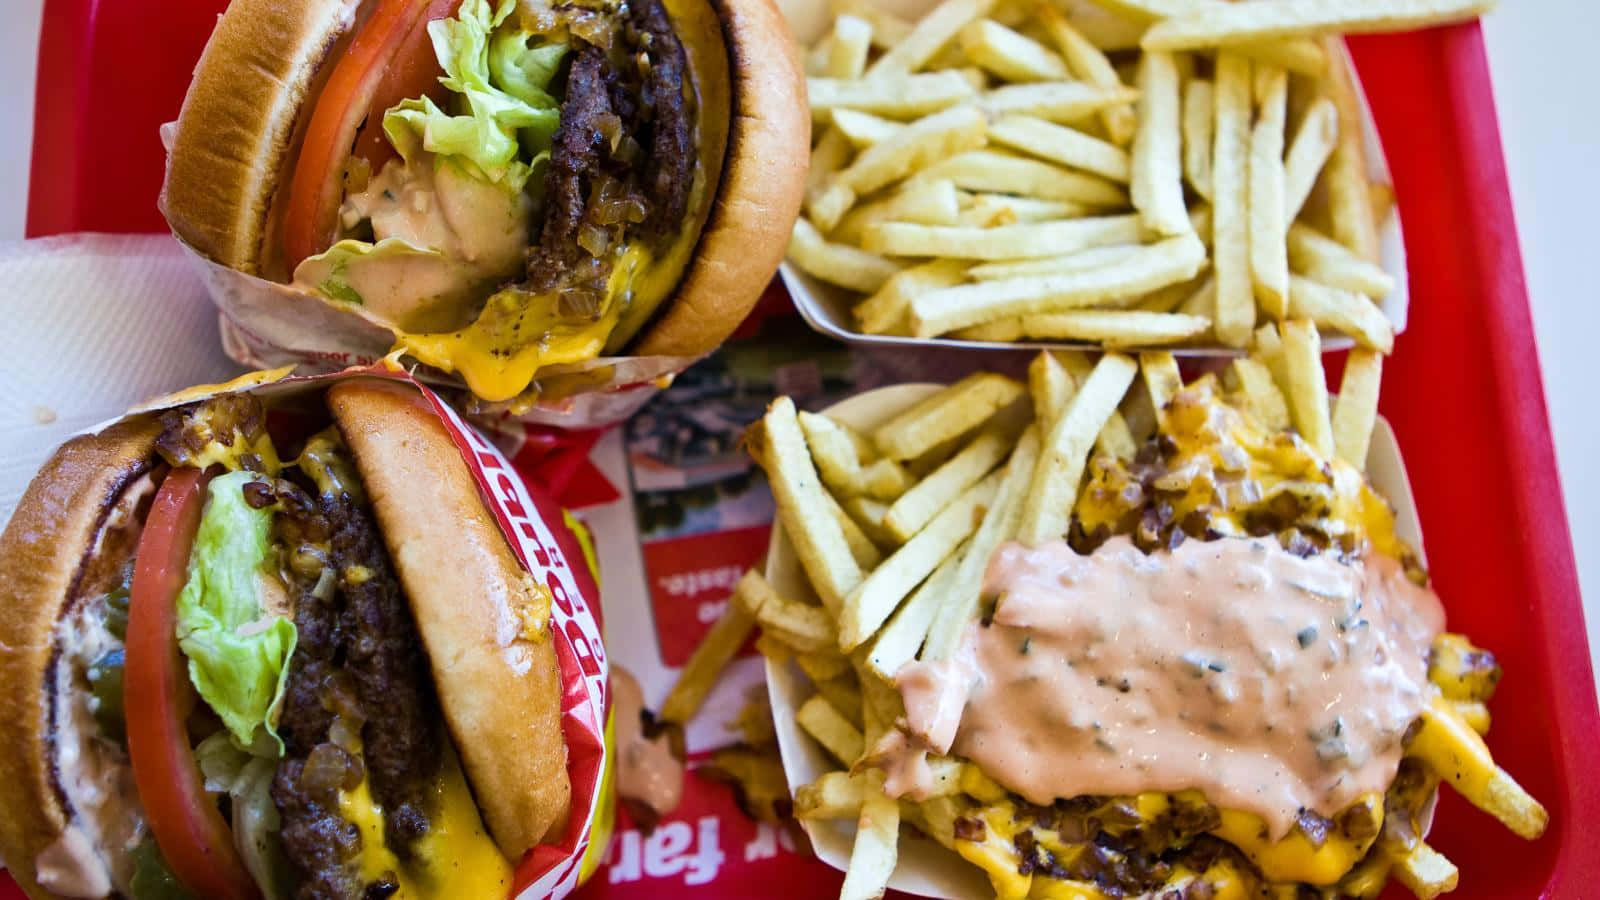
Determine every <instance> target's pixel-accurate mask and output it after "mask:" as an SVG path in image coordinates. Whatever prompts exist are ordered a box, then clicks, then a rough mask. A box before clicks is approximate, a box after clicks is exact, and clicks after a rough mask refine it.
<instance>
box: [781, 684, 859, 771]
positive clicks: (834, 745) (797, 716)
mask: <svg viewBox="0 0 1600 900" xmlns="http://www.w3.org/2000/svg"><path fill="white" fill-rule="evenodd" d="M794 720H795V722H797V723H799V725H800V727H801V728H804V729H805V731H806V734H809V735H811V736H812V737H813V738H815V739H816V741H817V743H819V744H821V745H822V746H823V747H824V748H825V749H827V751H828V752H829V753H831V754H833V756H834V758H835V759H837V760H839V761H840V762H842V763H844V764H845V765H850V764H851V763H853V762H855V761H856V760H857V759H859V758H860V757H861V751H862V738H861V730H860V729H858V728H856V727H855V726H854V725H851V724H850V722H849V720H848V719H846V718H845V717H844V714H843V713H841V712H840V711H839V710H837V709H835V708H834V706H833V704H832V703H829V702H828V700H827V698H825V697H823V696H822V695H821V694H816V695H813V696H812V697H811V699H809V700H807V701H806V702H804V703H802V704H800V708H799V709H797V710H795V712H794Z"/></svg>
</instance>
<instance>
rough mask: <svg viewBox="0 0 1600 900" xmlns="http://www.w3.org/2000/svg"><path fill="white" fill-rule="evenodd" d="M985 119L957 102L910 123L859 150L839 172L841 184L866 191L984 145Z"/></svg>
mask: <svg viewBox="0 0 1600 900" xmlns="http://www.w3.org/2000/svg"><path fill="white" fill-rule="evenodd" d="M986 123H987V120H986V119H985V118H984V116H983V113H981V112H979V111H978V109H977V108H976V107H973V106H958V107H956V108H954V109H947V110H945V111H944V112H940V113H934V114H933V115H931V116H927V117H925V118H922V119H918V120H917V121H915V122H913V123H911V124H910V125H908V126H906V127H905V128H904V129H902V130H901V131H899V132H897V133H896V134H894V135H893V136H892V137H890V138H889V139H888V140H885V141H883V142H881V143H878V144H874V145H872V146H871V147H868V148H867V149H866V150H864V151H862V153H861V155H860V156H858V157H856V159H855V162H852V163H851V164H850V165H849V167H847V168H846V169H845V170H844V171H842V172H840V173H839V175H838V181H839V183H840V184H843V185H845V186H846V187H848V188H850V189H851V190H852V191H855V192H856V193H857V194H867V193H871V192H872V191H875V190H877V189H878V188H881V187H883V186H884V185H887V184H890V183H892V182H895V181H898V180H900V179H902V178H904V177H906V176H907V175H909V174H911V173H912V172H913V171H916V170H917V169H921V168H925V167H927V166H929V165H931V164H933V163H935V162H938V161H939V160H941V159H947V158H949V157H951V156H954V155H956V154H958V153H960V152H962V151H964V150H971V149H974V148H976V147H981V146H983V139H984V138H983V136H984V128H985V125H986Z"/></svg>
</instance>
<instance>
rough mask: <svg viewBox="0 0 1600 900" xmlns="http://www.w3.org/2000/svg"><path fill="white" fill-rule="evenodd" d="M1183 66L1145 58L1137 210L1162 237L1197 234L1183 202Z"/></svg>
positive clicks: (1163, 57) (1163, 56) (1162, 56)
mask: <svg viewBox="0 0 1600 900" xmlns="http://www.w3.org/2000/svg"><path fill="white" fill-rule="evenodd" d="M1178 107H1179V102H1178V67H1177V64H1176V63H1175V62H1174V61H1173V58H1172V56H1171V54H1167V53H1146V54H1145V55H1144V56H1143V57H1141V58H1140V60H1139V116H1138V121H1139V125H1140V127H1139V133H1138V135H1137V136H1135V138H1134V141H1133V163H1132V176H1131V177H1132V181H1133V184H1132V187H1131V189H1130V191H1131V193H1132V195H1133V205H1134V208H1135V209H1137V210H1139V214H1140V215H1141V216H1143V217H1144V222H1145V225H1147V226H1148V227H1149V228H1150V229H1151V230H1152V231H1154V232H1156V233H1157V234H1162V235H1167V236H1169V237H1170V236H1176V235H1180V234H1184V233H1185V232H1188V231H1190V230H1192V228H1193V225H1191V223H1190V222H1189V211H1188V209H1187V208H1185V207H1184V203H1183V164H1182V158H1181V157H1182V135H1181V132H1180V125H1179V120H1180V113H1179V108H1178Z"/></svg>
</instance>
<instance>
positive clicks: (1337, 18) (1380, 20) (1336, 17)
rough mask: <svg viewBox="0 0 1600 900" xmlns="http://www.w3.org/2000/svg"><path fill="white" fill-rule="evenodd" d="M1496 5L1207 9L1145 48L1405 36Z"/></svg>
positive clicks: (1166, 24)
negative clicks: (1345, 35) (1371, 34)
mask: <svg viewBox="0 0 1600 900" xmlns="http://www.w3.org/2000/svg"><path fill="white" fill-rule="evenodd" d="M1493 6H1494V3H1493V2H1492V0H1341V2H1339V3H1326V2H1322V0H1273V2H1270V3H1247V4H1242V5H1241V4H1225V3H1219V4H1207V5H1206V6H1204V7H1202V8H1201V9H1199V10H1197V11H1194V12H1190V13H1184V14H1181V15H1178V16H1175V17H1174V18H1171V19H1167V20H1166V21H1163V22H1158V23H1157V24H1155V25H1153V26H1151V28H1150V30H1149V31H1146V32H1145V33H1144V38H1143V39H1142V40H1140V42H1139V44H1140V46H1141V47H1143V48H1144V49H1145V50H1188V49H1191V48H1195V47H1231V46H1234V45H1236V44H1247V43H1259V42H1262V41H1269V40H1281V39H1283V38H1294V37H1313V36H1319V35H1322V34H1326V33H1328V32H1333V31H1339V32H1345V33H1348V34H1360V33H1364V32H1369V31H1402V30H1405V29H1409V28H1418V27H1422V26H1424V25H1441V24H1445V23H1448V22H1458V21H1462V20H1464V19H1473V18H1477V17H1478V16H1480V15H1482V14H1483V13H1484V12H1487V11H1488V10H1489V9H1490V8H1491V7H1493Z"/></svg>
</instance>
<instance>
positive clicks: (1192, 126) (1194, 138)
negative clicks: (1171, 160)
mask: <svg viewBox="0 0 1600 900" xmlns="http://www.w3.org/2000/svg"><path fill="white" fill-rule="evenodd" d="M1213 96H1214V95H1213V91H1212V88H1211V82H1209V81H1206V80H1204V79H1201V78H1196V79H1194V80H1192V81H1189V82H1188V83H1186V84H1185V85H1184V86H1183V174H1184V177H1185V178H1187V179H1188V181H1189V186H1190V187H1192V188H1194V192H1195V193H1196V194H1199V195H1200V196H1201V197H1204V198H1205V199H1206V201H1207V202H1210V201H1211V126H1212V123H1213V121H1214V118H1213V114H1214V112H1215V108H1216V102H1215V100H1214V99H1213Z"/></svg>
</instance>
